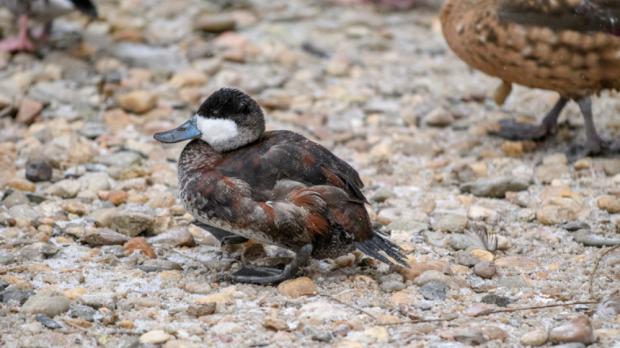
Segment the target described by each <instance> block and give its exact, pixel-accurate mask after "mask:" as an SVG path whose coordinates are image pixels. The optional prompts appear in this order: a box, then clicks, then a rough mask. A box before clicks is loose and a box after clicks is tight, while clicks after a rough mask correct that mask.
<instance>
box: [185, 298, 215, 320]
mask: <svg viewBox="0 0 620 348" xmlns="http://www.w3.org/2000/svg"><path fill="white" fill-rule="evenodd" d="M216 310H217V303H216V302H208V303H203V304H193V305H190V306H189V308H188V309H187V314H189V315H191V316H194V317H197V318H198V317H202V316H205V315H211V314H213V313H215V311H216Z"/></svg>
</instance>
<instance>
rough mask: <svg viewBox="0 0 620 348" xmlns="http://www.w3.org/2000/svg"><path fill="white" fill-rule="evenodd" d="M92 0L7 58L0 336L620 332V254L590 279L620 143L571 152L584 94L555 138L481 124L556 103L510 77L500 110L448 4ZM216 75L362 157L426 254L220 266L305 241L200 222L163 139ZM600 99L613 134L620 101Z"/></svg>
mask: <svg viewBox="0 0 620 348" xmlns="http://www.w3.org/2000/svg"><path fill="white" fill-rule="evenodd" d="M98 3H99V5H100V11H101V14H102V19H101V20H98V21H94V22H90V23H89V22H87V21H86V20H85V19H84V18H83V17H81V16H79V15H74V16H69V17H66V18H63V19H61V20H59V21H58V22H57V26H56V30H55V33H54V36H53V37H52V39H51V44H52V46H53V48H52V49H50V48H47V49H43V50H42V51H41V54H40V55H24V54H20V55H16V56H13V57H11V56H7V55H4V56H0V67H1V71H0V75H1V78H0V110H2V111H0V113H1V115H2V116H0V123H1V127H0V188H1V191H0V197H2V204H1V206H0V300H1V303H0V317H1V318H2V319H1V320H0V345H2V346H6V347H18V346H19V347H22V346H23V347H51V346H54V347H71V346H76V347H82V346H91V347H92V346H102V347H137V346H143V347H152V346H158V345H163V346H164V347H167V348H172V347H179V348H180V347H200V346H207V345H209V346H227V345H230V346H238V347H241V346H245V347H248V346H251V347H262V346H274V347H275V346H282V347H290V346H294V345H298V346H304V347H305V346H317V347H318V346H335V347H366V346H394V347H401V346H411V347H461V346H468V345H477V344H482V345H484V346H489V347H499V346H520V345H547V346H550V345H554V344H565V345H564V347H581V346H584V345H587V344H592V345H593V346H600V347H604V346H605V347H609V346H614V344H615V346H618V345H619V344H620V343H619V342H620V316H619V314H618V313H619V311H620V285H619V284H620V252H618V250H615V251H614V250H612V251H611V252H609V253H608V254H607V255H606V256H605V257H604V258H602V260H601V262H600V264H599V266H598V271H597V273H596V276H595V277H594V278H593V280H594V282H593V286H592V292H590V276H591V274H592V270H593V268H594V265H595V263H596V260H597V259H598V258H599V256H600V255H602V253H603V252H604V251H605V250H609V249H607V247H609V246H613V245H618V244H619V243H620V235H619V233H620V215H619V214H618V213H620V188H619V187H620V158H618V157H614V158H582V159H574V158H572V157H571V156H567V155H566V153H569V152H570V149H571V148H573V147H574V146H575V144H582V143H583V142H584V141H585V137H584V136H583V125H582V120H581V118H580V116H579V114H578V110H577V108H576V107H575V105H571V106H570V107H569V108H568V111H567V112H566V113H565V115H564V116H563V118H562V119H561V126H560V127H559V130H558V134H557V136H556V137H555V138H554V139H551V140H549V141H547V142H545V143H532V142H506V141H503V140H501V139H498V138H494V137H492V136H490V135H487V131H489V130H490V129H492V128H493V127H495V126H496V124H497V121H499V120H500V119H503V118H507V117H519V118H523V119H527V120H535V119H536V118H537V117H539V116H541V115H542V114H544V113H545V112H546V111H547V110H548V109H549V108H550V107H551V106H552V105H553V103H554V101H555V98H556V96H554V95H553V94H552V93H548V92H542V91H538V90H528V89H525V88H517V89H516V90H515V91H514V93H513V95H512V96H511V97H510V98H509V99H508V102H507V104H506V105H505V106H504V107H502V108H500V107H498V106H496V105H495V104H494V103H493V100H492V98H491V97H490V96H491V95H492V92H493V89H494V88H495V86H496V85H497V83H498V82H497V81H495V80H494V79H491V78H489V77H486V76H484V75H482V74H480V73H477V72H475V71H472V70H471V69H469V68H468V67H467V66H466V65H464V64H463V63H462V62H460V61H459V60H458V59H457V58H456V57H455V56H454V55H453V54H452V53H451V52H450V51H449V49H448V48H447V46H446V44H445V43H444V41H443V39H442V36H441V33H440V30H439V25H438V21H437V6H436V5H435V6H432V5H428V6H421V7H419V8H416V9H414V10H412V11H410V12H399V13H386V12H384V11H381V10H379V9H376V8H373V7H367V6H360V7H352V6H348V7H339V6H336V5H334V4H332V3H330V2H327V1H326V0H322V1H317V0H296V1H287V2H284V1H269V0H260V1H259V0H256V1H241V2H240V1H228V2H227V1H225V0H220V1H211V2H207V1H199V0H186V1H156V0H128V1H112V0H107V1H104V0H100V1H98ZM231 3H232V4H234V5H231ZM0 25H1V27H2V28H3V29H4V30H3V31H4V32H6V31H7V30H9V29H10V28H11V23H10V17H9V16H8V14H6V13H3V14H2V16H1V17H0ZM222 86H234V87H239V88H242V89H243V90H245V91H247V92H248V93H250V94H251V95H253V96H255V97H256V98H257V100H259V102H260V103H261V105H262V106H263V107H264V108H265V110H266V112H267V115H268V116H267V121H268V124H269V128H271V129H292V130H295V131H298V132H300V133H303V134H304V135H306V136H308V137H310V138H312V139H315V140H316V141H318V142H320V143H322V144H323V145H325V146H327V147H328V148H330V149H332V150H333V151H334V152H335V153H337V154H338V155H339V156H341V157H342V158H344V159H346V160H347V161H348V162H350V163H351V164H352V165H353V166H354V167H355V168H357V169H358V170H359V172H360V174H361V175H362V177H363V179H364V181H365V183H366V184H367V187H366V189H365V193H366V194H367V196H368V197H369V199H370V202H371V205H370V207H369V210H370V211H371V214H372V216H373V218H374V220H375V221H377V223H378V224H381V225H384V227H385V230H386V231H391V239H392V240H393V241H395V242H397V243H398V244H400V245H401V246H402V247H403V249H404V250H405V251H406V253H407V255H408V257H409V261H410V264H411V269H409V270H404V269H400V270H391V269H389V268H388V267H387V266H386V265H384V264H381V263H378V262H374V261H372V260H369V259H366V258H363V257H361V255H357V254H356V255H347V256H344V257H341V258H339V259H338V260H333V261H332V260H325V261H321V262H318V261H315V262H313V263H312V264H311V265H310V266H309V267H308V268H307V269H306V270H305V272H304V276H305V277H302V278H298V279H296V280H293V281H289V282H286V283H284V284H282V285H280V286H279V287H262V286H253V285H244V284H229V283H226V282H220V281H218V279H219V275H221V274H222V273H225V272H229V271H230V270H234V269H236V268H237V267H239V264H240V261H239V260H243V261H244V262H252V263H271V264H273V263H277V262H282V260H283V258H284V257H288V254H286V253H285V252H283V251H282V250H276V249H274V248H272V247H263V246H261V245H258V244H246V245H243V246H237V247H229V248H228V249H226V250H223V251H222V250H221V249H220V247H219V245H218V243H217V241H216V240H215V239H214V238H213V237H212V236H210V235H209V234H208V233H207V232H204V231H202V230H200V229H198V228H196V227H193V226H190V225H189V223H190V222H191V220H192V218H191V216H190V215H188V214H187V213H186V212H185V211H184V210H183V208H182V207H181V206H180V205H179V202H178V201H177V200H176V195H177V192H176V186H177V182H176V180H177V179H176V167H175V163H174V160H175V159H176V158H177V156H178V154H179V152H180V150H181V148H182V145H175V146H162V145H161V144H158V143H156V142H154V141H153V140H152V134H153V133H154V132H156V131H158V130H162V129H166V128H169V127H171V126H173V125H174V124H177V123H179V122H181V121H182V120H184V119H185V118H186V117H187V116H188V115H190V114H191V112H192V110H194V109H195V108H196V107H197V106H198V104H199V102H200V101H201V99H202V98H204V97H206V96H207V95H208V94H210V93H211V92H213V91H214V90H216V89H218V88H219V87H222ZM595 111H596V113H597V117H596V122H597V124H598V125H599V128H600V129H601V130H603V134H604V135H605V136H607V137H612V136H615V137H616V138H617V137H618V136H619V135H620V118H618V117H617V113H618V112H619V111H620V100H619V99H618V98H617V97H616V96H614V95H612V94H608V93H603V94H602V95H601V96H600V97H599V98H596V104H595ZM602 247H603V248H602ZM592 298H595V299H597V300H601V302H600V303H599V304H598V305H597V304H573V305H566V306H560V307H551V308H544V309H539V310H519V311H506V309H507V308H509V309H510V308H522V307H530V306H541V305H549V304H554V303H564V302H575V301H590V300H592ZM497 310H500V312H499V313H491V312H493V311H497ZM501 310H504V312H501ZM425 319H442V320H441V321H430V322H421V323H412V321H414V322H415V321H418V320H425Z"/></svg>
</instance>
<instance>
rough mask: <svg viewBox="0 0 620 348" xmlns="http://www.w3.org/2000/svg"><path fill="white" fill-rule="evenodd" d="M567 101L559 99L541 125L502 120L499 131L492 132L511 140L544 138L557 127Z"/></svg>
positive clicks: (562, 98)
mask: <svg viewBox="0 0 620 348" xmlns="http://www.w3.org/2000/svg"><path fill="white" fill-rule="evenodd" d="M567 103H568V99H567V98H564V97H560V100H558V102H557V103H556V104H555V106H554V107H553V109H551V111H549V113H547V115H546V116H545V118H544V119H543V121H542V122H541V123H540V124H539V125H531V124H525V123H519V122H515V121H514V120H501V121H500V129H499V131H496V132H492V134H493V135H497V136H499V137H501V138H504V139H509V140H540V139H543V138H544V137H546V136H547V135H549V134H551V133H552V132H553V130H554V129H555V125H556V124H557V123H558V118H559V117H560V114H561V113H562V110H563V109H564V107H565V106H566V104H567Z"/></svg>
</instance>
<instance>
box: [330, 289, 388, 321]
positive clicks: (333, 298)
mask: <svg viewBox="0 0 620 348" xmlns="http://www.w3.org/2000/svg"><path fill="white" fill-rule="evenodd" d="M319 296H323V297H327V298H328V299H330V300H332V301H334V302H338V303H340V304H341V305H343V306H346V307H349V308H351V309H353V310H355V311H358V312H360V313H362V314H366V315H367V316H369V317H371V318H372V319H373V320H377V317H375V316H374V315H372V314H370V313H368V312H367V311H365V310H363V309H361V308H359V307H356V306H354V305H352V304H349V303H346V302H344V301H342V300H339V299H338V298H336V297H334V296H332V295H328V294H320V295H319Z"/></svg>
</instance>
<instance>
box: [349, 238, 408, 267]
mask: <svg viewBox="0 0 620 348" xmlns="http://www.w3.org/2000/svg"><path fill="white" fill-rule="evenodd" d="M356 246H357V248H358V249H359V250H360V251H362V252H363V253H364V254H366V255H368V256H370V257H373V258H375V259H377V260H379V261H381V262H384V263H386V264H388V265H391V266H396V263H398V264H400V265H402V266H404V267H409V265H408V264H407V261H406V259H407V258H406V257H405V255H404V254H403V251H402V249H401V248H400V247H399V246H398V245H396V244H394V243H393V242H391V241H390V240H389V239H386V238H384V237H383V236H382V235H381V234H379V233H376V232H375V234H374V236H373V237H372V238H370V239H367V240H365V241H363V242H357V243H356ZM381 252H383V253H385V254H386V255H387V256H389V257H390V259H388V258H387V257H386V256H385V255H384V254H382V253H381ZM394 261H396V263H394Z"/></svg>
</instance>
